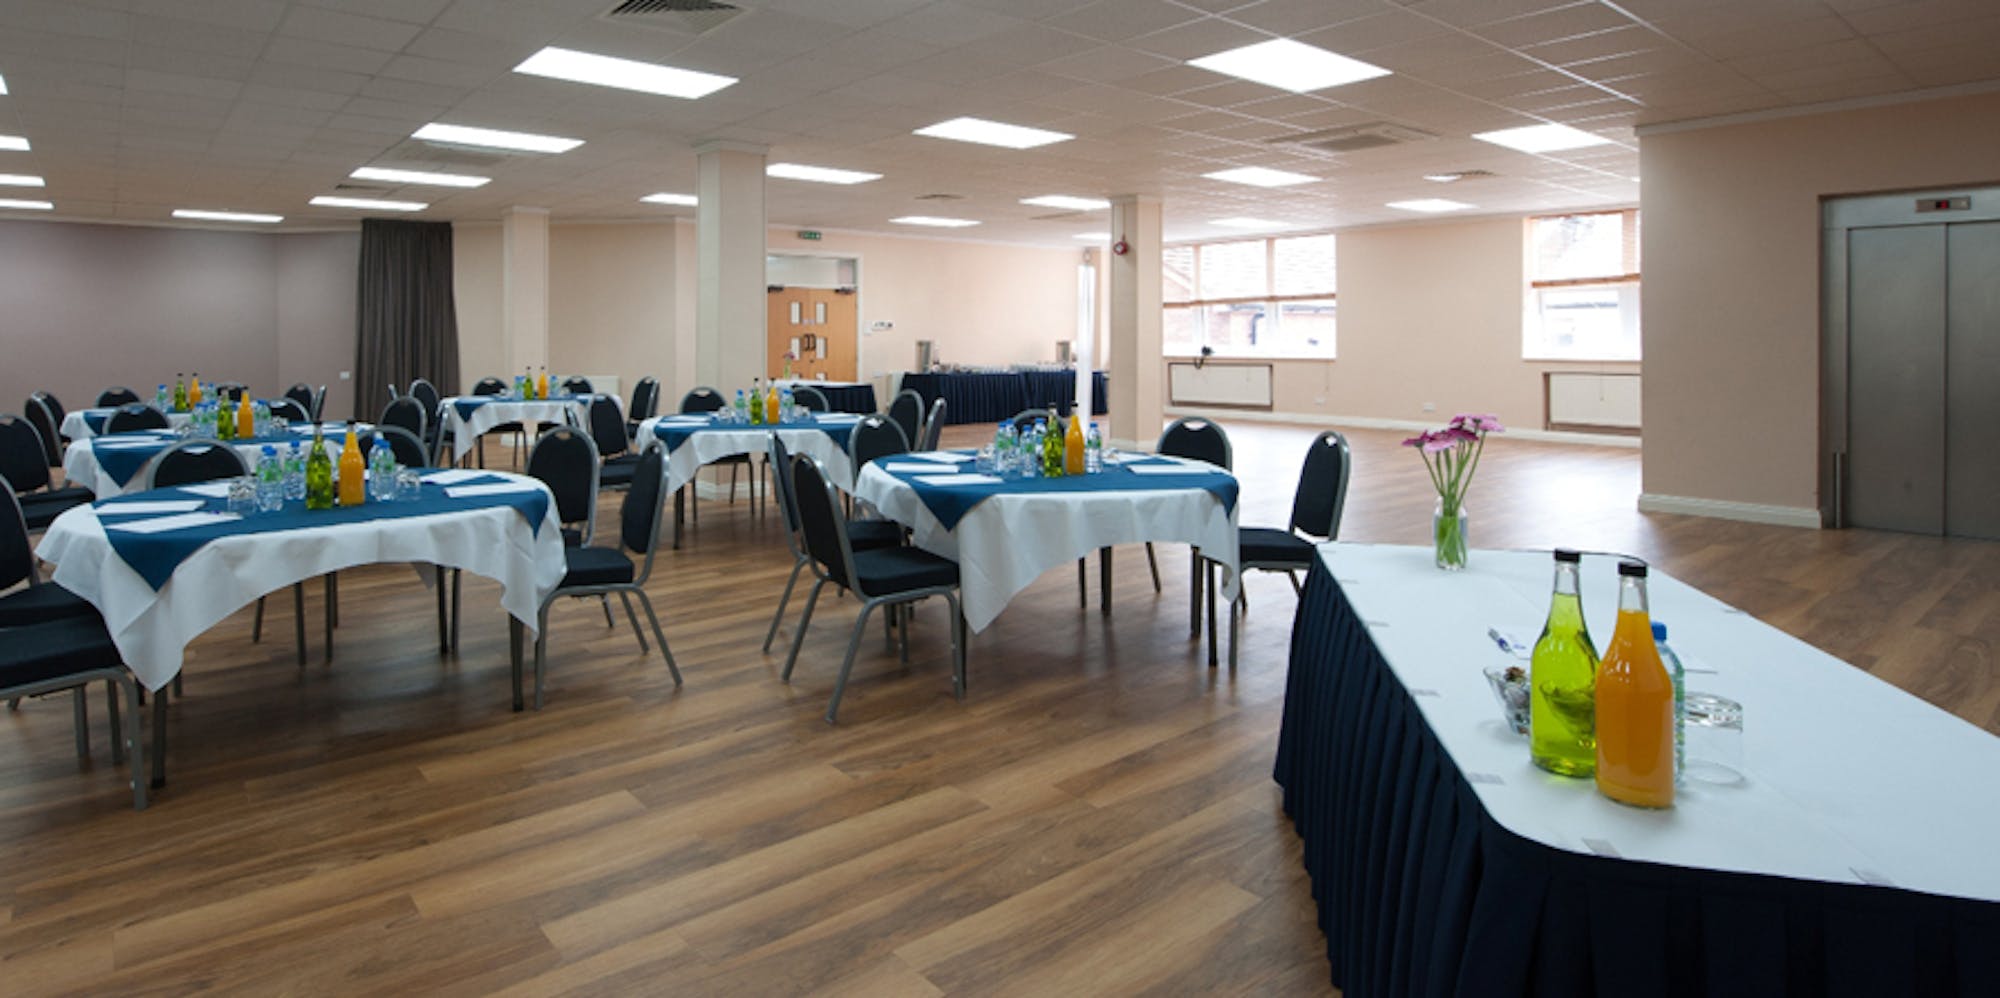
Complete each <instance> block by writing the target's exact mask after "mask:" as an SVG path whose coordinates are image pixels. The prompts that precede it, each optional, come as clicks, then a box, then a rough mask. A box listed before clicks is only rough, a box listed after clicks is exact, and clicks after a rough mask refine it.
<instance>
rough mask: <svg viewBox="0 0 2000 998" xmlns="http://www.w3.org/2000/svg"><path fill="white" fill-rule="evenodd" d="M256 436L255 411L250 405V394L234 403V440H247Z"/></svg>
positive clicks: (247, 393) (245, 394) (244, 394)
mask: <svg viewBox="0 0 2000 998" xmlns="http://www.w3.org/2000/svg"><path fill="white" fill-rule="evenodd" d="M256 435H257V410H256V409H254V408H252V407H251V405H250V393H249V392H244V393H243V397H242V398H241V399H238V400H237V402H236V438H237V439H238V440H249V439H250V438H252V437H255V436H256Z"/></svg>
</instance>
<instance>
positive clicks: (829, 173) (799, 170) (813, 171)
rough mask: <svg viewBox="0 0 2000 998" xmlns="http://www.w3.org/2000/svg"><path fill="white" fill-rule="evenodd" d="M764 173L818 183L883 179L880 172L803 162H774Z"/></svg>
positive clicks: (861, 181)
mask: <svg viewBox="0 0 2000 998" xmlns="http://www.w3.org/2000/svg"><path fill="white" fill-rule="evenodd" d="M764 175H765V176H767V177H777V178H778V179H780V180H810V181H812V182H813V183H816V184H865V183H867V182H868V181H870V180H880V179H882V175H881V174H879V173H863V172H861V171H860V170H836V169H834V168H832V167H830V166H807V165H805V164H803V163H772V164H771V165H770V166H767V167H765V168H764Z"/></svg>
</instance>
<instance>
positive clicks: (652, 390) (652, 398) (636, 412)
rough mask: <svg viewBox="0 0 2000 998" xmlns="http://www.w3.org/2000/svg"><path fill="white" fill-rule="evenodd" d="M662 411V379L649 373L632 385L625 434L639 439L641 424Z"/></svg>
mask: <svg viewBox="0 0 2000 998" xmlns="http://www.w3.org/2000/svg"><path fill="white" fill-rule="evenodd" d="M659 411H660V379H658V378H655V377H653V376H652V375H650V374H648V375H646V376H645V377H643V378H640V379H639V383H638V384H636V385H633V386H632V402H631V408H630V409H628V410H627V411H626V413H625V436H626V439H629V440H637V439H639V424H640V423H642V422H644V421H645V420H647V419H650V418H652V417H653V416H655V415H658V414H659Z"/></svg>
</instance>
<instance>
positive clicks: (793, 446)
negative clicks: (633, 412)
mask: <svg viewBox="0 0 2000 998" xmlns="http://www.w3.org/2000/svg"><path fill="white" fill-rule="evenodd" d="M678 418H682V417H676V416H657V417H654V418H652V419H648V420H646V421H644V422H642V423H640V424H639V435H638V437H637V441H638V447H639V449H640V450H645V449H646V447H647V446H648V445H650V444H651V443H652V442H653V441H654V440H658V439H659V437H658V435H657V434H655V432H654V428H655V427H656V426H658V425H659V423H660V421H661V420H669V421H672V420H675V419H678ZM700 418H701V419H704V420H705V419H706V417H700ZM819 418H820V419H821V420H824V421H829V422H831V421H840V422H848V423H849V425H852V423H851V422H850V419H852V420H858V418H859V417H844V416H843V414H841V413H830V414H829V413H821V414H820V417H819ZM773 430H776V431H777V433H778V439H780V440H782V441H784V442H785V448H786V449H787V450H789V451H791V452H792V453H793V454H811V455H812V456H813V457H816V458H818V459H819V463H820V464H822V465H825V466H826V473H827V474H828V475H830V476H832V478H833V483H834V484H835V485H837V486H839V487H841V488H843V489H844V488H846V486H847V483H848V482H849V481H850V480H852V479H853V477H854V471H853V466H852V465H850V464H849V463H848V460H847V451H845V450H843V449H842V448H841V446H840V445H839V444H837V443H835V442H834V439H833V438H832V437H830V436H828V435H826V434H825V433H822V432H820V431H819V430H817V429H815V428H813V427H810V426H783V425H780V426H742V427H737V428H733V429H708V430H702V431H701V432H699V433H691V434H689V435H688V438H687V439H686V440H684V441H682V442H681V445H680V446H679V447H676V448H674V449H673V450H670V451H668V452H667V461H666V477H667V480H666V490H667V491H668V492H673V491H675V490H677V489H679V488H680V487H681V486H683V485H686V484H687V483H689V482H692V481H694V476H695V475H696V474H697V473H698V472H700V471H701V469H702V466H703V465H705V464H712V463H714V462H716V461H720V460H722V459H723V458H726V457H733V456H735V455H737V454H764V453H767V452H768V451H769V446H768V444H767V441H769V440H770V438H771V431H773Z"/></svg>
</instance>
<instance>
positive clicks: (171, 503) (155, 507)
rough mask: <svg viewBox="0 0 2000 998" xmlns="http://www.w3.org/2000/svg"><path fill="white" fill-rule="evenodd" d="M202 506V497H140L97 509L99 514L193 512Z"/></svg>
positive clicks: (107, 504) (108, 504)
mask: <svg viewBox="0 0 2000 998" xmlns="http://www.w3.org/2000/svg"><path fill="white" fill-rule="evenodd" d="M200 508H201V500H200V499H140V500H136V501H134V502H113V503H106V504H104V505H103V506H101V507H99V508H98V510H97V515H98V516H110V515H115V514H119V513H192V512H194V511H195V510H198V509H200Z"/></svg>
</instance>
